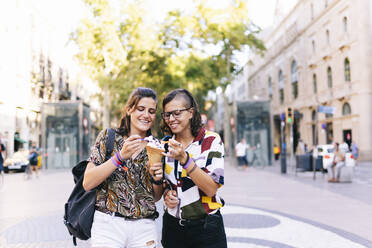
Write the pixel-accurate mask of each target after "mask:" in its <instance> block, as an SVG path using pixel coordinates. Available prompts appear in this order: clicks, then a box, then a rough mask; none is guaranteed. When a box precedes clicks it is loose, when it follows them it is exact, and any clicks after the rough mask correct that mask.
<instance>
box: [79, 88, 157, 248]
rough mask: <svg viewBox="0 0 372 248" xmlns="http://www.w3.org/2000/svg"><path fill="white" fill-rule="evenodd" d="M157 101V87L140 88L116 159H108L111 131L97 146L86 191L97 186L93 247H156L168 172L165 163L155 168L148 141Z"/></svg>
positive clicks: (123, 123) (117, 142) (118, 139)
mask: <svg viewBox="0 0 372 248" xmlns="http://www.w3.org/2000/svg"><path fill="white" fill-rule="evenodd" d="M156 105H157V97H156V93H155V92H154V91H153V90H152V89H149V88H137V89H135V90H134V91H133V92H132V94H131V95H130V97H129V99H128V101H127V104H126V106H125V108H124V112H123V117H122V118H121V120H120V126H119V128H118V129H115V139H114V149H113V154H112V157H111V159H109V160H107V161H105V154H106V144H107V142H108V131H107V130H104V131H101V132H100V134H99V135H98V137H97V140H96V143H95V145H94V146H93V148H92V153H91V155H90V157H89V163H88V166H87V168H86V171H85V174H84V181H83V186H84V189H85V190H91V189H93V188H95V187H97V198H96V211H95V213H94V221H93V225H92V230H91V236H92V239H91V245H92V247H100V248H103V247H123V248H124V247H125V248H130V247H133V248H134V247H136V248H138V247H147V248H154V247H156V243H157V239H158V238H157V236H158V235H157V232H156V225H155V221H154V220H155V218H156V217H157V216H158V212H157V211H156V207H155V201H157V200H159V199H160V198H161V196H162V192H163V189H162V181H161V180H162V178H163V171H162V163H159V164H156V165H152V166H151V169H149V167H148V166H147V162H148V157H147V153H146V149H144V148H145V146H146V144H147V142H146V141H143V138H144V137H146V136H149V135H151V127H152V125H153V123H154V121H155V116H156ZM158 182H160V184H159V183H158Z"/></svg>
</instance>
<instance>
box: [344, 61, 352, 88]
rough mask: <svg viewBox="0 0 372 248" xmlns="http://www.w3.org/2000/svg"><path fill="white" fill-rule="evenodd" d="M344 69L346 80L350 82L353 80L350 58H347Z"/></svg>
mask: <svg viewBox="0 0 372 248" xmlns="http://www.w3.org/2000/svg"><path fill="white" fill-rule="evenodd" d="M344 71H345V81H346V82H350V81H351V74H350V61H349V59H348V58H346V59H345V61H344Z"/></svg>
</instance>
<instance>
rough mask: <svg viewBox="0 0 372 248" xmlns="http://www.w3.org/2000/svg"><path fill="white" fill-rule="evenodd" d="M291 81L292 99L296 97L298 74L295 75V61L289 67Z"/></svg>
mask: <svg viewBox="0 0 372 248" xmlns="http://www.w3.org/2000/svg"><path fill="white" fill-rule="evenodd" d="M291 81H292V94H293V98H294V99H296V98H297V97H298V73H297V63H296V60H293V61H292V66H291Z"/></svg>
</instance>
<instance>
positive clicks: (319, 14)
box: [246, 0, 372, 160]
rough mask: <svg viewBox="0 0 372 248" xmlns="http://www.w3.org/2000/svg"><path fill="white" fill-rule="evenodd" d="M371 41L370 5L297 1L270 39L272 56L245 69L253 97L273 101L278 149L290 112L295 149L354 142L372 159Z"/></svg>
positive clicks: (336, 0) (365, 0)
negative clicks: (289, 111) (284, 117)
mask: <svg viewBox="0 0 372 248" xmlns="http://www.w3.org/2000/svg"><path fill="white" fill-rule="evenodd" d="M371 40H372V2H371V1H369V0H358V1H353V0H316V1H315V0H299V1H297V3H296V5H295V6H294V7H293V9H292V10H291V11H290V12H289V13H288V14H287V15H286V16H285V17H284V18H282V19H281V21H280V23H277V24H276V26H275V27H274V28H273V29H272V30H271V31H270V32H269V33H268V35H266V38H264V41H265V44H266V47H267V51H266V52H265V55H264V56H263V57H260V56H254V57H252V58H251V59H250V62H249V63H248V64H247V65H246V67H247V68H248V69H247V70H248V76H247V81H248V89H247V91H248V99H254V97H256V98H259V99H267V100H270V101H271V116H272V121H271V123H272V127H273V128H272V130H273V132H272V139H273V144H281V142H280V139H281V132H280V125H281V114H283V113H285V111H286V109H287V108H288V107H289V108H291V109H292V110H293V112H294V123H293V124H292V125H288V124H287V125H286V127H285V130H284V132H285V136H286V143H287V144H292V147H291V148H292V149H293V150H295V149H296V146H297V144H298V141H299V140H300V139H301V140H303V141H304V142H305V143H306V144H307V145H308V147H309V148H310V149H311V147H314V146H315V145H316V144H328V143H332V142H339V143H342V142H343V141H345V142H347V143H349V144H350V143H351V142H352V141H354V142H356V144H357V145H358V146H359V148H360V159H364V160H370V159H372V139H371V137H372V117H371V114H370V113H371V112H372V70H371V67H370V65H371V64H372V56H371V55H372V45H371V42H370V41H371ZM320 106H328V107H331V108H329V109H331V110H333V113H331V112H329V113H327V114H325V113H323V112H319V111H317V110H318V109H319V107H320ZM291 128H292V131H293V132H292V137H293V139H292V142H291V138H290V137H291V135H290V134H291ZM288 147H289V146H288Z"/></svg>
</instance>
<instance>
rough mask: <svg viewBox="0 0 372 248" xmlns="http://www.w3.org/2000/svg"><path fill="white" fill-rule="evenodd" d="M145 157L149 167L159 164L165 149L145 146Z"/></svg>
mask: <svg viewBox="0 0 372 248" xmlns="http://www.w3.org/2000/svg"><path fill="white" fill-rule="evenodd" d="M146 151H147V156H148V157H149V162H150V165H153V164H155V163H159V162H161V159H162V158H163V154H162V152H165V149H161V148H155V147H152V146H146Z"/></svg>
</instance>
